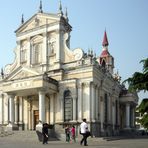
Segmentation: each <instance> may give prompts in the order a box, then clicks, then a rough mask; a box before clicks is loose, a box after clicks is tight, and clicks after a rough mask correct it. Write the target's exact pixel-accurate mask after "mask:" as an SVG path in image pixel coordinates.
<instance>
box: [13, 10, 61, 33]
mask: <svg viewBox="0 0 148 148" xmlns="http://www.w3.org/2000/svg"><path fill="white" fill-rule="evenodd" d="M57 21H59V17H58V15H54V14H48V13H37V14H35V15H33V16H32V17H31V18H30V19H29V20H28V21H26V22H25V23H24V24H22V25H21V26H20V27H19V28H18V29H17V30H16V31H15V32H16V33H23V32H26V31H29V30H32V29H34V28H37V27H41V26H44V25H47V24H54V23H55V22H57Z"/></svg>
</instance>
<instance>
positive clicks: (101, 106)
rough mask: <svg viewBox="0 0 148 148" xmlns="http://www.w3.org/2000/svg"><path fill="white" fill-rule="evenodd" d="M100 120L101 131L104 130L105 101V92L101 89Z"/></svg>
mask: <svg viewBox="0 0 148 148" xmlns="http://www.w3.org/2000/svg"><path fill="white" fill-rule="evenodd" d="M100 122H101V132H102V134H103V132H104V127H103V123H104V101H103V93H102V92H101V91H100Z"/></svg>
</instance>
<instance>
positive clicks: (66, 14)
mask: <svg viewBox="0 0 148 148" xmlns="http://www.w3.org/2000/svg"><path fill="white" fill-rule="evenodd" d="M65 19H66V20H67V22H68V21H69V19H68V11H67V7H66V8H65Z"/></svg>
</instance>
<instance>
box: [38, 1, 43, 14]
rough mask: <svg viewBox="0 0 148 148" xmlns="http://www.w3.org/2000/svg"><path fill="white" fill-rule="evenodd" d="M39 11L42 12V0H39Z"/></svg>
mask: <svg viewBox="0 0 148 148" xmlns="http://www.w3.org/2000/svg"><path fill="white" fill-rule="evenodd" d="M39 13H43V10H42V1H41V0H40V6H39Z"/></svg>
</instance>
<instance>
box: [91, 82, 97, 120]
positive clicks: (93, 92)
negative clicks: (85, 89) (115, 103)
mask: <svg viewBox="0 0 148 148" xmlns="http://www.w3.org/2000/svg"><path fill="white" fill-rule="evenodd" d="M90 99H91V100H90V101H91V120H92V121H95V114H96V101H95V100H96V95H95V85H94V84H93V83H91V97H90Z"/></svg>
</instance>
